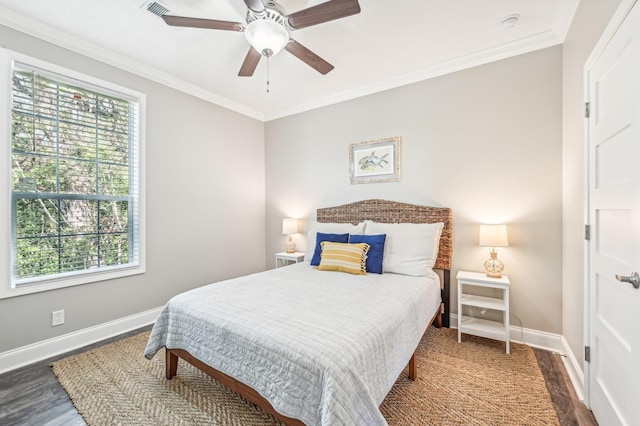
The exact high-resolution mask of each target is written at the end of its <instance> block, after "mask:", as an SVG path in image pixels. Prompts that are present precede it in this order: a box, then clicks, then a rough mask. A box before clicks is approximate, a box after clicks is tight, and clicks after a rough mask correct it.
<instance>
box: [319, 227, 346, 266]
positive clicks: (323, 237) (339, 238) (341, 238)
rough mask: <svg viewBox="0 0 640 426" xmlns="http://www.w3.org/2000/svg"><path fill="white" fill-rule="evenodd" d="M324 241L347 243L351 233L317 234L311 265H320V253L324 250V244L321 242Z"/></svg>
mask: <svg viewBox="0 0 640 426" xmlns="http://www.w3.org/2000/svg"><path fill="white" fill-rule="evenodd" d="M323 241H329V242H332V243H347V242H349V234H323V233H322V232H318V233H317V234H316V249H315V251H314V252H313V257H312V258H311V265H313V266H318V265H319V264H320V253H321V252H322V246H321V245H320V243H322V242H323Z"/></svg>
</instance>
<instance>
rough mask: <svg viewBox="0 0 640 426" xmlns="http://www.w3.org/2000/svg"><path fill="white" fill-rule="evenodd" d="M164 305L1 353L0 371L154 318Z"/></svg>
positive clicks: (113, 334)
mask: <svg viewBox="0 0 640 426" xmlns="http://www.w3.org/2000/svg"><path fill="white" fill-rule="evenodd" d="M161 310H162V308H161V307H160V308H155V309H151V310H148V311H145V312H140V313H138V314H134V315H130V316H127V317H124V318H119V319H117V320H114V321H109V322H106V323H104V324H99V325H96V326H94V327H89V328H85V329H83V330H78V331H74V332H72V333H68V334H64V335H62V336H58V337H54V338H51V339H47V340H43V341H41V342H36V343H33V344H30V345H27V346H23V347H21V348H16V349H12V350H10V351H7V352H2V353H0V374H1V373H4V372H7V371H10V370H15V369H16V368H20V367H23V366H25V365H29V364H32V363H34V362H38V361H42V360H43V359H47V358H51V357H53V356H56V355H60V354H63V353H65V352H69V351H72V350H74V349H78V348H81V347H83V346H86V345H90V344H92V343H95V342H99V341H100V340H104V339H107V338H109V337H113V336H117V335H118V334H122V333H126V332H127V331H131V330H135V329H136V328H140V327H144V326H145V325H149V324H152V323H154V322H155V320H156V318H157V317H158V315H159V314H160V311H161Z"/></svg>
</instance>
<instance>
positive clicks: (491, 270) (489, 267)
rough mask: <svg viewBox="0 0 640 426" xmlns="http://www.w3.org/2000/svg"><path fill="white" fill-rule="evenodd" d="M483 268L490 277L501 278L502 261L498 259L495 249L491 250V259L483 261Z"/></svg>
mask: <svg viewBox="0 0 640 426" xmlns="http://www.w3.org/2000/svg"><path fill="white" fill-rule="evenodd" d="M484 270H485V271H486V272H487V276H488V277H490V278H502V271H504V263H502V261H501V260H499V259H498V253H496V252H495V251H492V252H491V259H487V260H485V262H484Z"/></svg>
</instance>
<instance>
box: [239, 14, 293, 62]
mask: <svg viewBox="0 0 640 426" xmlns="http://www.w3.org/2000/svg"><path fill="white" fill-rule="evenodd" d="M244 35H245V37H246V38H247V41H248V42H249V44H250V45H251V46H253V48H254V49H256V50H257V51H258V52H259V53H260V54H262V55H264V56H273V55H276V54H277V53H278V52H280V51H281V50H282V49H283V48H284V47H285V46H286V45H287V43H288V42H289V32H288V31H287V29H286V28H285V27H283V26H282V25H280V24H278V23H277V22H274V21H271V20H268V19H258V20H256V21H253V22H251V23H250V24H249V25H247V28H246V29H245V30H244Z"/></svg>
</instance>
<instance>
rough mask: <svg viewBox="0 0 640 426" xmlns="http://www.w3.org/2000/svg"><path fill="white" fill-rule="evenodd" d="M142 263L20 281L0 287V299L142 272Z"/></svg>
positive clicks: (143, 270)
mask: <svg viewBox="0 0 640 426" xmlns="http://www.w3.org/2000/svg"><path fill="white" fill-rule="evenodd" d="M144 272H145V268H144V266H143V265H136V266H126V267H116V268H111V269H103V270H100V271H96V272H90V273H87V272H83V273H81V274H76V275H67V276H65V277H59V278H54V279H51V278H49V279H43V280H36V281H33V282H29V283H22V284H19V285H18V286H15V287H14V286H10V287H6V288H0V299H7V298H10V297H17V296H24V295H26V294H33V293H41V292H43V291H50V290H57V289H60V288H66V287H74V286H77V285H84V284H90V283H94V282H99V281H105V280H112V279H116V278H124V277H129V276H133V275H139V274H144Z"/></svg>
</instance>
